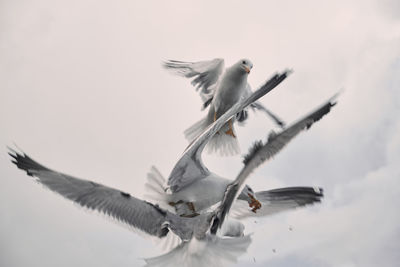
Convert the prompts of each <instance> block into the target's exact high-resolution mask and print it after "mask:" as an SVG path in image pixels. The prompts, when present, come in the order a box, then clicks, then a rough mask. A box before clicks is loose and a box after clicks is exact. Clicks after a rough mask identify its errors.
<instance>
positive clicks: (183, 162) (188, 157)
mask: <svg viewBox="0 0 400 267" xmlns="http://www.w3.org/2000/svg"><path fill="white" fill-rule="evenodd" d="M289 73H290V72H289V71H285V72H283V73H282V74H276V75H274V76H273V77H272V78H271V79H269V80H268V81H267V82H266V83H265V84H264V85H263V86H261V88H259V89H258V90H257V91H255V92H254V93H252V94H251V95H250V96H249V97H248V98H246V99H242V100H241V101H240V102H238V103H236V104H235V105H234V106H232V107H231V108H230V109H229V110H228V111H227V112H225V113H224V114H223V115H222V116H221V117H219V118H218V120H216V121H215V122H214V123H213V124H211V125H210V126H209V127H208V128H207V129H206V130H205V131H204V132H203V133H202V134H201V135H200V136H198V137H197V138H196V139H195V140H194V141H193V142H192V143H191V144H190V145H189V146H188V147H187V148H186V150H185V152H184V153H183V155H182V157H181V158H180V159H179V161H178V162H177V163H176V165H175V167H174V168H173V170H172V172H171V174H170V176H169V178H168V185H169V186H170V190H171V191H172V192H173V193H175V192H178V191H179V190H181V189H182V188H184V187H186V186H188V185H189V184H191V183H193V182H194V181H196V180H198V179H203V178H205V177H207V176H208V175H209V174H210V171H209V170H208V169H207V168H206V167H205V166H204V164H203V161H202V158H201V154H202V152H203V150H204V147H205V146H206V144H207V142H208V141H209V140H210V139H211V138H212V137H213V136H214V134H215V133H216V132H218V131H219V130H220V129H221V127H222V126H224V124H225V123H226V122H227V121H228V120H229V119H230V118H231V117H232V116H234V115H236V113H238V112H239V111H241V110H242V109H244V108H245V107H247V106H248V105H250V104H251V103H253V102H254V101H257V100H258V99H259V98H261V97H262V96H264V95H265V94H267V93H268V92H269V91H271V90H272V89H274V88H275V87H276V86H277V85H278V84H280V83H281V82H282V81H283V80H284V79H285V78H286V77H287V76H288V74H289Z"/></svg>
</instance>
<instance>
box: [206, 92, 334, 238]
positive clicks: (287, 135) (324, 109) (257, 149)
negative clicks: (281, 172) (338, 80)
mask: <svg viewBox="0 0 400 267" xmlns="http://www.w3.org/2000/svg"><path fill="white" fill-rule="evenodd" d="M337 96H338V95H337V94H336V95H335V96H333V97H332V98H331V99H329V101H328V102H327V103H325V104H323V105H322V106H321V107H320V108H318V109H317V110H315V111H314V112H312V113H310V114H309V115H308V116H306V117H305V118H303V119H301V120H300V121H299V122H297V123H295V124H293V125H292V126H290V127H288V128H287V129H285V130H283V131H281V132H280V133H279V134H270V136H269V137H268V141H267V142H266V143H265V144H263V142H262V141H259V142H256V143H255V144H254V145H253V147H251V148H250V152H249V153H248V154H247V155H246V156H245V157H244V160H243V163H244V167H243V168H242V170H241V171H240V173H239V175H238V176H237V178H236V179H235V181H233V182H232V183H231V184H229V185H228V187H227V189H226V191H225V195H224V198H223V201H222V202H221V204H220V206H219V208H218V209H219V211H218V213H219V214H218V219H217V221H216V223H215V224H214V225H213V226H214V227H213V228H212V230H213V231H215V232H216V231H217V226H218V227H220V226H221V225H222V223H223V220H224V218H225V216H226V215H227V213H228V212H229V210H230V208H231V206H232V203H233V201H234V200H235V199H236V197H237V193H238V192H239V189H241V188H242V186H243V185H244V182H245V180H246V179H247V177H248V176H249V175H250V173H251V172H253V171H254V170H255V169H256V168H257V167H258V166H260V165H261V164H262V163H264V162H265V161H266V160H268V159H270V158H272V157H273V156H275V155H276V154H278V153H279V152H280V151H281V150H282V148H284V147H285V146H286V145H287V144H288V143H289V142H290V141H291V140H292V139H293V138H294V137H295V136H296V135H298V134H299V133H300V132H301V131H303V130H305V129H309V128H310V127H311V126H312V125H313V124H314V123H315V122H317V121H319V120H320V119H321V118H322V117H323V116H324V115H326V114H328V113H329V111H330V110H331V108H332V107H333V106H334V105H335V104H336V102H335V100H336V98H337Z"/></svg>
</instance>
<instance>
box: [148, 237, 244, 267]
mask: <svg viewBox="0 0 400 267" xmlns="http://www.w3.org/2000/svg"><path fill="white" fill-rule="evenodd" d="M250 243H251V237H250V236H249V235H246V236H242V237H236V238H229V237H228V238H227V237H224V238H221V237H217V236H211V235H207V236H206V238H205V239H204V240H197V239H195V238H193V239H192V240H191V241H189V242H183V243H181V244H180V245H178V246H177V247H176V248H174V249H173V250H171V251H170V252H168V253H166V254H163V255H160V256H157V257H154V258H148V259H145V261H146V263H147V264H146V265H145V266H147V267H150V266H151V267H156V266H163V267H164V266H182V267H184V266H191V267H202V266H207V267H219V266H224V265H227V264H230V263H235V262H237V259H238V258H239V257H240V256H241V255H242V254H244V253H245V252H246V251H247V248H248V247H249V245H250Z"/></svg>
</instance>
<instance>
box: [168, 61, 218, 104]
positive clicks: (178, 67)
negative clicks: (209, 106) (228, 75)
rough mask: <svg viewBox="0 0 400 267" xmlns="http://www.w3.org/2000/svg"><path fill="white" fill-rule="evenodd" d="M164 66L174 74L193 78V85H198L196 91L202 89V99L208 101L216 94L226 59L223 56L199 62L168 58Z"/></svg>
mask: <svg viewBox="0 0 400 267" xmlns="http://www.w3.org/2000/svg"><path fill="white" fill-rule="evenodd" d="M163 67H164V68H166V69H167V70H169V71H171V72H172V73H174V74H177V75H180V76H183V77H186V78H193V80H192V85H193V86H194V87H196V91H197V90H199V89H200V96H201V98H202V100H203V101H207V100H208V99H209V98H210V97H212V96H213V95H214V91H215V84H216V83H217V81H218V79H219V76H220V75H221V73H222V71H223V69H224V60H223V59H222V58H215V59H213V60H208V61H199V62H183V61H177V60H167V61H165V62H163Z"/></svg>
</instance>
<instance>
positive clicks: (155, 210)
mask: <svg viewBox="0 0 400 267" xmlns="http://www.w3.org/2000/svg"><path fill="white" fill-rule="evenodd" d="M9 155H10V156H11V157H12V158H13V160H12V162H13V163H14V164H15V165H17V167H18V168H19V169H22V170H24V171H26V173H27V174H28V175H29V176H33V177H35V178H36V179H37V181H38V182H39V183H41V184H43V185H44V186H45V187H47V188H48V189H50V190H51V191H54V192H56V193H58V194H60V195H61V196H63V197H65V198H67V199H69V200H71V201H73V202H74V203H77V204H79V205H80V206H82V207H84V208H88V209H90V210H96V211H98V212H100V213H103V214H105V215H108V216H110V217H112V218H114V219H116V220H118V221H121V222H123V223H125V224H127V225H129V226H131V227H133V228H134V229H137V230H140V231H143V232H145V233H147V234H149V235H152V236H156V237H160V238H161V237H164V236H166V235H167V233H168V231H169V229H168V224H172V223H173V224H174V229H177V231H178V232H181V233H182V234H181V235H179V234H178V235H179V236H180V237H181V238H187V234H188V225H187V222H186V220H185V219H184V218H182V219H181V218H180V217H178V216H176V215H174V214H171V213H169V212H167V211H164V210H162V209H161V208H159V207H158V206H157V205H153V204H151V203H149V202H146V201H143V200H140V199H137V198H135V197H133V196H131V195H130V194H128V193H125V192H123V191H119V190H116V189H113V188H110V187H107V186H103V185H101V184H98V183H95V182H92V181H88V180H83V179H79V178H74V177H72V176H69V175H66V174H63V173H60V172H56V171H53V170H51V169H48V168H47V167H44V166H43V165H41V164H39V163H37V162H36V161H34V160H33V159H32V158H30V157H29V156H28V155H26V154H24V153H18V152H16V151H14V150H11V152H9ZM174 232H175V231H174ZM189 232H190V230H189Z"/></svg>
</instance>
